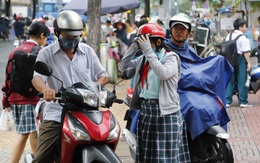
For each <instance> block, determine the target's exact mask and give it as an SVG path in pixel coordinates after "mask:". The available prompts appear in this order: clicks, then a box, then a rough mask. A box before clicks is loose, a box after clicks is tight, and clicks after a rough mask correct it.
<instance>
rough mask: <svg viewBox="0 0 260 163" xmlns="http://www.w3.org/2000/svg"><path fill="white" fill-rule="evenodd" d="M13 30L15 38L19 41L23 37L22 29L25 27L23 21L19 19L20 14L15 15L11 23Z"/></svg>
mask: <svg viewBox="0 0 260 163" xmlns="http://www.w3.org/2000/svg"><path fill="white" fill-rule="evenodd" d="M13 26H14V32H15V36H16V38H17V39H18V40H19V41H20V40H21V39H25V33H24V29H25V28H26V25H25V23H24V22H23V21H22V20H21V17H20V16H16V19H15V22H14V24H13Z"/></svg>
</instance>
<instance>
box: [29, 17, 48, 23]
mask: <svg viewBox="0 0 260 163" xmlns="http://www.w3.org/2000/svg"><path fill="white" fill-rule="evenodd" d="M37 21H38V22H43V23H44V24H45V23H46V20H45V19H43V18H35V19H33V21H32V22H37Z"/></svg>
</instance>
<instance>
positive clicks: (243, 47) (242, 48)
mask: <svg viewBox="0 0 260 163" xmlns="http://www.w3.org/2000/svg"><path fill="white" fill-rule="evenodd" d="M240 34H244V33H243V32H241V31H240V30H235V31H234V32H233V33H232V38H231V39H232V40H234V39H235V38H236V37H237V36H238V35H240ZM229 35H230V33H229V34H228V35H227V37H226V41H228V40H229ZM250 51H251V48H250V41H249V39H248V38H247V37H246V36H245V35H244V36H241V37H240V38H238V40H237V53H238V54H243V53H246V52H250Z"/></svg>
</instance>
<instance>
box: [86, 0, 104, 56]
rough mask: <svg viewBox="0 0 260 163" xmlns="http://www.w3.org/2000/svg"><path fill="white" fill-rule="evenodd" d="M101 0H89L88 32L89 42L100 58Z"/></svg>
mask: <svg viewBox="0 0 260 163" xmlns="http://www.w3.org/2000/svg"><path fill="white" fill-rule="evenodd" d="M100 9H101V0H89V1H88V11H87V16H88V21H87V24H88V34H87V44H88V45H89V46H91V47H92V48H93V49H94V51H95V52H96V53H97V55H98V57H99V58H100V38H101V21H100Z"/></svg>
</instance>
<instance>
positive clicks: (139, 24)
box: [137, 19, 148, 28]
mask: <svg viewBox="0 0 260 163" xmlns="http://www.w3.org/2000/svg"><path fill="white" fill-rule="evenodd" d="M146 23H148V21H147V20H146V19H141V20H140V21H139V22H138V23H137V27H138V28H139V27H141V26H142V25H144V24H146Z"/></svg>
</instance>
